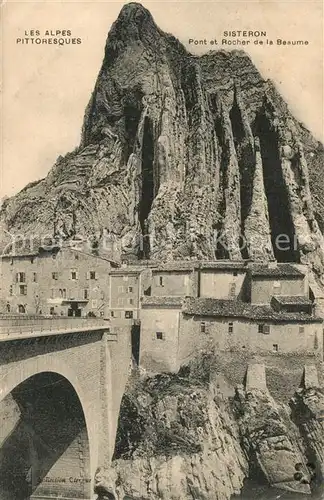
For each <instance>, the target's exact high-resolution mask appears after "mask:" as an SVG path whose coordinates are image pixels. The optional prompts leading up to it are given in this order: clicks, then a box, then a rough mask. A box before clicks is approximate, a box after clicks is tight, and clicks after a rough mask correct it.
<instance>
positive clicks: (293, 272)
mask: <svg viewBox="0 0 324 500" xmlns="http://www.w3.org/2000/svg"><path fill="white" fill-rule="evenodd" d="M249 272H250V274H251V276H252V277H260V278H263V277H264V278H279V279H280V278H303V277H304V276H305V274H304V273H302V272H301V271H300V270H299V269H297V268H296V267H294V266H293V265H291V264H277V265H276V266H274V267H272V266H266V265H261V266H259V265H253V266H251V267H250V268H249Z"/></svg>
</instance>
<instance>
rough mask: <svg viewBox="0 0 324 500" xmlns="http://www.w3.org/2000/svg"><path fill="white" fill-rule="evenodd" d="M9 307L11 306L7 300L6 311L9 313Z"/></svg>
mask: <svg viewBox="0 0 324 500" xmlns="http://www.w3.org/2000/svg"><path fill="white" fill-rule="evenodd" d="M10 309H11V308H10V304H9V302H7V312H8V313H10Z"/></svg>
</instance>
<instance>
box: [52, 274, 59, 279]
mask: <svg viewBox="0 0 324 500" xmlns="http://www.w3.org/2000/svg"><path fill="white" fill-rule="evenodd" d="M52 280H58V273H57V272H54V273H52Z"/></svg>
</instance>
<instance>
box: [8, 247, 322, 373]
mask: <svg viewBox="0 0 324 500" xmlns="http://www.w3.org/2000/svg"><path fill="white" fill-rule="evenodd" d="M1 261H2V264H1V275H2V276H1V278H2V280H1V312H2V314H25V315H29V314H39V315H52V316H96V317H103V318H106V319H107V320H109V324H110V328H111V330H112V331H114V330H115V331H116V332H118V333H119V334H123V335H129V337H130V342H131V343H132V348H133V356H134V359H135V361H136V362H137V363H138V364H139V365H140V366H141V367H142V368H144V369H146V370H148V371H171V372H175V371H177V370H178V369H179V368H180V366H181V365H182V364H184V363H186V362H187V361H188V360H189V359H190V358H191V357H192V356H193V355H194V354H195V353H196V352H197V351H198V350H199V349H208V348H209V347H210V346H211V345H213V346H214V347H215V348H216V349H218V350H219V351H220V352H227V351H240V352H247V353H251V354H253V353H259V354H265V353H266V354H271V355H276V356H278V355H279V356H280V355H282V354H283V355H289V354H294V353H295V354H298V353H302V354H307V355H311V356H315V357H318V358H320V359H322V357H323V324H322V322H323V319H322V317H321V315H318V314H317V312H316V310H315V306H316V301H315V299H314V294H313V292H312V290H311V288H310V284H309V279H308V269H307V267H306V266H302V265H297V264H290V263H277V262H270V263H263V264H262V263H259V264H257V263H252V262H249V261H237V262H236V261H226V260H221V261H213V262H204V261H175V262H167V263H160V262H154V261H144V260H143V261H136V262H133V263H129V262H121V263H116V262H114V261H113V260H110V259H109V258H107V257H102V256H100V255H97V254H96V252H91V251H90V250H88V251H85V250H80V249H76V248H73V247H70V246H68V245H67V246H60V247H59V246H57V247H55V245H54V246H52V247H51V248H50V249H48V248H44V247H41V246H40V247H37V248H36V249H34V251H33V252H27V251H26V249H25V250H23V249H21V250H20V251H19V252H16V254H15V255H13V254H12V253H10V252H8V253H7V254H5V255H3V256H2V259H1Z"/></svg>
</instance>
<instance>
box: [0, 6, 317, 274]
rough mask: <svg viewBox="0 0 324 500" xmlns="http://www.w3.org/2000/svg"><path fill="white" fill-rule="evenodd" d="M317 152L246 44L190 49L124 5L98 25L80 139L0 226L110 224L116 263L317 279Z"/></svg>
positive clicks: (68, 230) (96, 228)
mask: <svg viewBox="0 0 324 500" xmlns="http://www.w3.org/2000/svg"><path fill="white" fill-rule="evenodd" d="M322 157H323V147H322V145H321V144H319V143H318V142H317V141H316V140H315V139H314V138H313V137H312V136H311V134H310V133H309V132H308V131H307V130H306V129H305V127H303V125H301V124H300V123H298V122H297V121H296V120H295V119H294V117H293V116H292V115H291V113H290V111H289V110H288V108H287V105H286V104H285V102H284V101H283V100H282V98H281V97H280V95H279V94H278V92H277V91H276V89H275V88H274V86H273V85H272V83H271V82H269V81H265V80H264V79H263V78H262V77H261V75H260V74H259V72H258V71H257V69H256V68H255V67H254V66H253V63H252V62H251V60H250V58H249V57H248V56H247V55H246V54H245V53H244V52H242V51H232V52H225V51H217V52H210V53H208V54H205V55H203V56H202V57H196V56H193V55H191V54H189V53H188V52H187V51H186V50H185V48H184V47H183V46H182V45H181V44H180V43H179V42H178V40H177V39H176V38H174V37H173V36H172V35H169V34H167V33H164V32H162V31H161V30H160V29H159V28H158V27H157V26H156V24H155V22H154V20H153V18H152V16H151V14H150V13H149V12H148V11H147V10H146V9H145V8H144V7H143V6H142V5H139V4H136V3H130V4H127V5H125V6H124V7H123V9H122V10H121V12H120V14H119V16H118V19H117V20H116V22H115V23H114V24H113V26H112V28H111V30H110V32H109V35H108V38H107V42H106V47H105V54H104V60H103V64H102V68H101V70H100V72H99V75H98V78H97V81H96V84H95V88H94V91H93V94H92V96H91V99H90V101H89V104H88V106H87V109H86V112H85V117H84V124H83V128H82V138H81V142H80V146H79V147H78V148H77V149H76V150H75V151H74V152H72V153H69V154H67V155H66V156H65V157H59V158H58V160H57V162H56V163H55V165H54V166H53V168H52V169H51V171H50V172H49V174H48V176H47V177H46V178H45V179H43V180H41V181H39V182H36V183H32V184H30V185H28V186H26V188H25V189H23V190H22V191H21V192H20V193H18V194H17V195H16V196H14V197H12V198H10V199H8V200H6V201H5V203H4V204H3V206H2V209H1V215H0V217H1V224H2V226H3V227H4V228H5V229H7V230H9V231H10V232H11V233H22V232H23V233H27V232H29V233H37V234H39V235H41V234H44V233H45V234H55V235H62V236H63V237H64V238H71V237H74V236H75V235H80V236H81V237H87V236H89V235H92V234H94V233H95V234H96V235H97V236H98V237H99V238H100V237H102V234H103V232H108V233H109V234H111V235H112V236H113V237H114V239H115V241H116V248H115V251H116V255H115V257H116V258H118V256H119V255H120V253H126V254H128V255H129V256H131V257H133V258H142V257H146V258H148V257H150V258H159V259H167V258H171V259H190V258H201V259H219V258H224V257H226V258H230V259H240V258H242V257H243V258H252V259H272V258H273V257H275V258H277V259H278V260H281V261H295V262H299V261H300V262H303V263H310V264H311V265H312V266H313V269H314V271H315V272H316V274H317V276H318V277H322V278H323V267H324V257H323V255H324V242H323V235H322V232H321V231H322V230H323V221H324V208H323V204H322V202H321V199H322V189H321V185H322V180H321V178H318V182H316V175H315V174H316V173H317V172H318V171H319V165H320V164H321V163H320V162H321V158H322ZM281 234H285V235H287V236H288V238H289V242H290V246H289V249H288V250H287V251H282V250H281V249H278V248H277V245H276V239H277V237H278V236H279V235H281ZM218 236H220V237H221V238H218Z"/></svg>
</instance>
